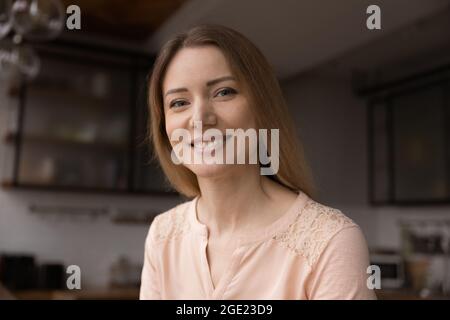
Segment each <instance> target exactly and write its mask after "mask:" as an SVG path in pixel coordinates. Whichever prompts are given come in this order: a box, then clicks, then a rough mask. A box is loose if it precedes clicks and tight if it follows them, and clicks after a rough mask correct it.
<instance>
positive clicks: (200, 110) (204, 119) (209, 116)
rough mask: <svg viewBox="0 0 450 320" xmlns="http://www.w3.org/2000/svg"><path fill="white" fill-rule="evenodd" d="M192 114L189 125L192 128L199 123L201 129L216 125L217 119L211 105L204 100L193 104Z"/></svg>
mask: <svg viewBox="0 0 450 320" xmlns="http://www.w3.org/2000/svg"><path fill="white" fill-rule="evenodd" d="M193 110H194V112H193V114H192V117H191V121H190V125H191V128H194V125H195V124H198V123H199V121H201V124H202V126H203V127H207V126H214V125H216V123H217V117H216V114H215V112H214V109H213V107H212V106H211V104H210V103H209V102H208V101H206V100H201V101H198V102H196V103H195V105H194V108H193Z"/></svg>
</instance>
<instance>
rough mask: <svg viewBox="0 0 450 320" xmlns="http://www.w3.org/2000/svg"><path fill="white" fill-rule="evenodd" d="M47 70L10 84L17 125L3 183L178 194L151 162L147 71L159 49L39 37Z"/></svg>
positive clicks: (51, 188) (7, 138)
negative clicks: (153, 51)
mask: <svg viewBox="0 0 450 320" xmlns="http://www.w3.org/2000/svg"><path fill="white" fill-rule="evenodd" d="M36 49H37V51H38V53H39V56H40V57H41V59H42V67H41V70H42V71H41V74H40V75H39V76H38V77H37V78H36V79H34V80H33V81H30V82H23V83H22V84H21V85H20V86H14V87H11V88H10V89H9V94H10V95H11V96H12V97H15V98H17V101H18V108H17V126H16V128H15V130H10V131H8V132H7V133H6V135H5V136H4V137H1V138H2V139H3V140H4V143H6V144H8V145H10V146H12V147H13V148H12V149H13V150H14V161H13V162H14V163H13V168H12V172H11V174H10V177H11V178H9V179H6V180H5V181H2V183H1V185H2V187H3V188H8V189H33V190H46V191H51V192H53V191H65V192H87V193H98V192H107V193H114V194H141V195H142V194H144V195H148V194H157V195H169V196H174V195H175V193H174V192H173V191H172V190H170V188H169V187H168V186H167V184H166V182H165V179H164V176H163V173H162V171H161V170H160V169H159V168H158V166H157V165H156V164H155V163H152V162H151V157H150V154H151V150H150V145H149V143H147V142H146V141H145V138H146V136H147V121H148V119H147V116H148V113H147V110H146V109H147V106H146V101H147V99H146V90H145V86H146V77H147V73H148V72H149V71H150V70H151V66H152V64H153V57H151V56H150V55H148V54H144V53H136V52H128V51H123V50H115V49H112V48H103V47H96V46H93V45H84V44H80V43H78V44H77V43H73V42H72V43H67V42H62V43H58V42H55V43H50V44H46V45H38V46H36Z"/></svg>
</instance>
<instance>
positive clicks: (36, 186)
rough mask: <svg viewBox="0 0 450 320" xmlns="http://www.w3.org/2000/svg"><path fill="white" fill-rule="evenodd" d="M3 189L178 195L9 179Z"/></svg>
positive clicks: (2, 184)
mask: <svg viewBox="0 0 450 320" xmlns="http://www.w3.org/2000/svg"><path fill="white" fill-rule="evenodd" d="M0 185H1V186H2V188H3V189H5V190H23V191H46V192H47V191H48V192H70V193H83V194H86V193H87V194H97V195H100V194H107V195H108V194H114V195H124V196H138V197H140V196H148V195H149V194H151V195H154V196H158V197H169V198H173V197H179V195H178V193H177V192H175V191H170V190H168V191H161V190H141V189H133V190H129V189H118V188H96V187H82V186H60V185H51V184H36V183H21V182H19V183H14V182H13V181H10V180H4V181H2V182H1V183H0Z"/></svg>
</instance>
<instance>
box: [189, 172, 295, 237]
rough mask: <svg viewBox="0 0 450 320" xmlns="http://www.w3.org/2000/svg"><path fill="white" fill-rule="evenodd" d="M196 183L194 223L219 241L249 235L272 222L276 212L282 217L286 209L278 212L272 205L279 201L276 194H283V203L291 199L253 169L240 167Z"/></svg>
mask: <svg viewBox="0 0 450 320" xmlns="http://www.w3.org/2000/svg"><path fill="white" fill-rule="evenodd" d="M198 182H199V186H200V190H201V197H200V199H199V201H198V203H197V215H198V219H199V221H200V222H202V223H203V224H205V225H207V226H208V228H209V231H210V233H211V234H213V235H215V236H219V237H220V236H223V235H239V234H243V233H245V232H246V231H253V230H255V229H257V228H258V227H262V226H264V225H265V224H268V223H270V222H271V221H272V220H274V219H276V218H277V212H276V211H279V213H282V211H283V210H284V209H285V208H287V207H288V206H286V207H284V206H282V207H281V208H280V203H279V202H278V201H275V199H280V197H277V193H278V194H279V195H281V196H283V195H282V194H281V193H284V198H283V201H285V200H288V198H289V199H292V200H293V199H295V194H294V193H290V192H289V193H290V195H287V193H286V190H280V189H284V188H283V187H281V186H279V185H278V186H276V185H277V183H275V182H273V181H271V180H270V179H268V178H267V177H264V176H261V175H260V174H259V168H258V167H256V166H254V167H253V166H251V167H248V166H241V167H239V168H237V169H236V170H233V172H232V173H230V174H227V175H226V176H223V177H214V178H204V177H199V178H198ZM274 196H275V197H274ZM286 196H287V197H288V198H286ZM288 202H289V201H288ZM288 205H289V203H288ZM280 209H281V210H280ZM274 211H275V212H274Z"/></svg>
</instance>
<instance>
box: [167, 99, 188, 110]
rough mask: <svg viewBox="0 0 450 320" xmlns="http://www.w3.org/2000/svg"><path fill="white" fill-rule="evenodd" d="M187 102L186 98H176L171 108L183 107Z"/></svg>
mask: <svg viewBox="0 0 450 320" xmlns="http://www.w3.org/2000/svg"><path fill="white" fill-rule="evenodd" d="M185 104H186V101H184V100H175V101H173V102H171V103H170V107H171V108H180V107H183V106H184V105H185Z"/></svg>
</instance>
